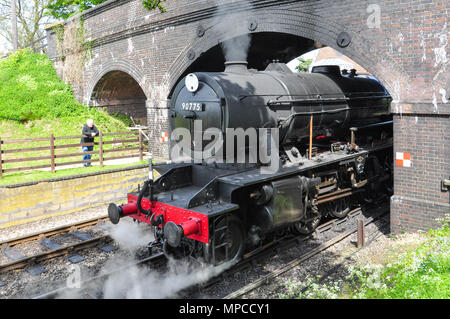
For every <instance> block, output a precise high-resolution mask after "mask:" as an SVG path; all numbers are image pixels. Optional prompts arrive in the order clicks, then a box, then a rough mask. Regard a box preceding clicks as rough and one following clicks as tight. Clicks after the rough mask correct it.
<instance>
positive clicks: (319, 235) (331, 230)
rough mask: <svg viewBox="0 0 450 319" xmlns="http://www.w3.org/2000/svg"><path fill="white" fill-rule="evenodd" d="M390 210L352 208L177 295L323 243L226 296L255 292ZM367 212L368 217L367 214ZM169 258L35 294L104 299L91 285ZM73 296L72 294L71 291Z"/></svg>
mask: <svg viewBox="0 0 450 319" xmlns="http://www.w3.org/2000/svg"><path fill="white" fill-rule="evenodd" d="M388 211H389V205H384V206H378V207H375V208H370V209H366V208H364V207H363V208H358V209H355V210H353V211H351V212H350V213H349V214H348V216H347V217H346V218H345V219H343V220H337V219H332V220H329V221H327V222H326V223H324V224H322V225H320V226H319V227H318V228H317V230H316V231H315V233H313V234H312V235H310V236H296V237H291V238H289V239H283V240H279V241H274V242H272V243H270V244H268V245H266V246H264V247H262V248H261V249H259V250H257V251H253V252H251V253H249V254H247V255H245V256H244V258H243V260H242V261H241V262H239V263H238V264H236V265H235V266H233V267H232V268H230V269H229V270H226V271H224V272H223V273H222V274H221V275H219V276H216V277H214V278H212V279H211V280H209V281H207V282H206V283H200V284H197V285H195V286H192V287H189V288H186V289H183V290H181V291H180V292H179V293H178V296H189V295H192V294H191V293H192V292H193V291H195V292H199V291H200V290H204V289H208V288H210V287H212V286H214V285H217V284H218V283H220V282H221V281H222V280H223V279H224V278H227V277H229V276H232V275H233V274H235V273H238V272H240V271H242V270H243V269H245V268H248V267H252V266H253V265H255V264H256V263H257V262H258V260H264V259H267V258H268V257H270V256H273V255H274V254H276V253H278V252H280V251H282V250H285V249H289V248H291V247H293V246H296V245H301V244H302V243H304V242H307V241H308V240H311V239H315V240H320V241H321V243H320V244H318V245H317V247H314V248H313V249H309V250H308V251H307V252H305V253H304V254H302V255H301V256H299V257H298V258H295V260H293V261H291V262H289V263H288V264H286V265H285V266H284V267H282V268H280V269H278V270H277V271H275V272H273V273H271V274H268V275H267V276H264V277H263V278H260V279H258V280H257V281H254V282H252V283H251V284H249V285H247V286H244V287H242V288H241V289H239V290H237V291H234V292H232V293H229V294H228V295H227V296H226V297H225V299H233V298H239V297H240V296H242V295H244V294H246V293H248V292H249V291H252V290H254V289H256V288H258V287H260V286H261V285H263V284H265V283H267V282H269V281H270V280H272V279H273V278H276V277H277V276H280V275H281V274H283V273H285V272H287V271H288V270H290V269H292V268H294V267H296V266H298V265H299V264H301V263H302V262H304V261H305V260H308V259H310V258H312V257H313V256H315V255H317V254H319V253H320V252H322V251H324V250H326V249H327V248H329V247H331V246H333V245H334V244H336V243H338V242H340V241H342V240H343V239H345V238H347V237H348V236H350V235H352V234H354V233H355V232H356V220H358V219H360V218H363V219H364V224H365V225H368V224H370V223H372V222H374V221H375V220H377V219H379V218H380V217H381V216H383V215H384V214H386V213H387V212H388ZM364 215H366V216H367V217H364ZM165 261H166V258H165V256H164V254H163V253H158V254H155V255H152V256H150V257H146V258H143V259H140V260H137V261H133V262H130V263H129V264H128V265H126V266H124V267H120V268H118V269H115V270H113V271H110V272H108V273H105V274H101V275H98V276H95V277H92V278H89V279H87V280H84V281H82V282H81V284H80V286H81V288H78V289H75V290H74V288H68V287H61V288H58V289H56V290H53V291H50V292H47V293H45V294H41V295H38V296H34V297H33V298H34V299H53V298H58V297H60V296H64V295H71V292H74V293H75V294H76V295H77V296H78V297H80V298H94V299H97V298H102V297H103V296H102V295H101V292H96V291H95V289H90V287H98V286H99V285H98V283H101V282H105V281H106V280H107V279H108V277H110V276H112V275H114V274H117V273H120V272H121V271H123V270H126V269H129V268H131V267H135V266H142V265H146V266H150V265H151V266H155V267H162V266H163V264H164V263H165ZM72 295H73V294H72Z"/></svg>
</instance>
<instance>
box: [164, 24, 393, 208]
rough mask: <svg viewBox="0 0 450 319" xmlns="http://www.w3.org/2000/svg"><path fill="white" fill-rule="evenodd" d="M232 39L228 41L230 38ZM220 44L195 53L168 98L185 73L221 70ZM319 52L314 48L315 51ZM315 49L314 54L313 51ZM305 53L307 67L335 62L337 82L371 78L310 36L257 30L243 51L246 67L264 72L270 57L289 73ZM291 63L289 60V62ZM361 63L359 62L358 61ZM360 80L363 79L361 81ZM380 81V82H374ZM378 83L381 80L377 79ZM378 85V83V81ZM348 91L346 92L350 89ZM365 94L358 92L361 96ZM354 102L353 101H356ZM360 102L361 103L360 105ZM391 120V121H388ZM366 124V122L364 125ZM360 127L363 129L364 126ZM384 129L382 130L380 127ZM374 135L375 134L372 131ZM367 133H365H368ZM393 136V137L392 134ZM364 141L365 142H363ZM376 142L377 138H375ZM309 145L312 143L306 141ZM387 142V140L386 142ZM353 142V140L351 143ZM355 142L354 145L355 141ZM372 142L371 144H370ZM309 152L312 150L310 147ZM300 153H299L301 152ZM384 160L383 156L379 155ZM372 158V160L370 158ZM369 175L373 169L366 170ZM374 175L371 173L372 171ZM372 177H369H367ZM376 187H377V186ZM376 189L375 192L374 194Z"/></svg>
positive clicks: (363, 68) (390, 157) (390, 167)
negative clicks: (344, 78)
mask: <svg viewBox="0 0 450 319" xmlns="http://www.w3.org/2000/svg"><path fill="white" fill-rule="evenodd" d="M232 40H233V39H231V40H229V41H232ZM222 46H223V44H221V43H219V44H217V45H215V46H213V47H212V48H210V49H209V50H207V51H206V52H203V53H202V54H200V55H199V56H198V58H197V59H196V60H195V61H193V62H192V64H191V65H190V66H189V67H188V68H187V69H186V70H185V71H184V72H183V74H181V76H180V77H179V78H178V80H177V81H176V83H175V85H174V87H173V88H172V90H171V92H170V95H169V99H172V98H174V97H173V96H172V95H173V94H174V89H175V86H176V84H178V83H179V81H181V80H182V79H183V78H184V77H185V76H186V75H188V74H190V73H195V72H223V71H224V70H225V62H226V58H225V54H224V51H223V47H222ZM319 49H320V51H322V52H320V51H317V50H319ZM314 51H315V54H314ZM307 53H311V54H312V56H313V58H312V61H311V64H312V65H311V67H313V66H329V65H335V66H336V65H337V66H338V68H337V77H336V78H335V79H336V81H337V82H339V81H340V80H339V79H337V78H338V77H340V76H342V77H344V76H345V77H347V76H348V77H354V76H357V75H360V76H361V78H366V79H367V78H372V75H371V74H370V70H371V68H372V67H373V66H370V65H366V66H365V65H364V61H363V62H362V63H361V65H360V64H358V63H357V62H356V61H353V60H351V59H350V58H349V57H347V56H345V55H344V54H342V53H340V52H338V51H336V50H334V49H332V48H331V47H328V46H326V45H324V44H321V43H319V42H317V41H315V40H313V39H307V38H303V37H299V36H295V35H291V34H283V33H273V32H261V33H253V34H251V45H250V47H249V50H248V52H247V59H246V60H247V62H248V68H249V69H256V70H258V71H264V70H265V69H266V68H267V66H268V65H269V64H270V63H272V62H274V60H276V61H278V62H281V63H286V64H289V66H290V68H291V70H292V71H293V72H297V71H296V70H295V64H294V65H292V62H294V61H296V59H297V58H300V57H303V58H305V59H306V60H308V59H309V57H310V56H308V55H305V54H307ZM289 62H291V63H289ZM359 62H361V61H359ZM311 67H310V68H308V69H307V70H304V71H303V72H311ZM333 70H336V68H333ZM362 82H364V81H362ZM378 82H380V81H378ZM380 83H381V82H380ZM381 84H382V83H381ZM364 89H365V88H363V87H360V88H359V89H357V90H356V91H359V92H360V93H361V92H365V93H369V94H370V92H368V91H364ZM351 91H352V90H350V91H349V92H351ZM365 93H361V94H362V95H364V94H365ZM369 100H370V97H369V96H361V101H362V102H360V103H363V104H364V105H367V104H366V102H364V101H369ZM357 103H358V102H356V103H355V104H357ZM361 105H362V104H361ZM360 119H361V121H360V122H361V123H359V124H361V128H363V126H364V125H366V124H364V123H365V120H366V118H365V117H364V116H360ZM391 120H392V116H391V115H386V117H383V118H382V120H381V117H380V121H379V122H380V123H384V124H383V125H387V126H383V127H388V126H389V124H386V123H389V122H391ZM355 123H356V122H355ZM391 123H392V122H391ZM366 126H369V125H366ZM364 129H366V128H365V127H364ZM381 130H384V129H381ZM387 130H389V131H390V132H389V134H386V135H385V136H388V135H390V136H393V132H392V125H391V126H390V128H388V129H387ZM347 133H348V137H349V139H348V142H349V143H350V136H351V132H350V130H346V133H345V134H346V135H347ZM376 134H378V133H376ZM368 135H369V134H368ZM382 136H383V132H382V133H381V134H380V138H379V139H380V140H386V139H385V137H382ZM370 138H372V136H370V137H369V139H370ZM392 139H393V137H392ZM366 142H367V141H365V143H366ZM377 142H378V140H377ZM370 143H371V142H370V141H369V142H368V143H366V145H369V144H370ZM310 144H312V143H311V142H310ZM388 144H389V143H388ZM351 145H353V142H352V143H351ZM355 145H356V144H355ZM373 145H375V144H373ZM311 151H312V150H311ZM302 156H303V155H302ZM385 158H386V159H387V160H386V161H385V162H384V163H382V166H383V167H382V169H383V170H384V171H386V172H387V171H388V173H387V175H389V178H388V180H389V181H392V179H393V154H392V151H390V150H389V151H388V155H387V156H386V157H385ZM383 159H384V157H383ZM374 161H375V160H374ZM375 166H376V167H377V170H378V168H380V167H381V166H380V165H378V164H376V165H375ZM369 173H370V174H372V173H373V172H369ZM373 174H375V173H373ZM371 178H372V177H371ZM386 185H387V186H386V189H389V190H388V192H387V193H392V192H391V186H390V185H392V183H391V182H387V183H386ZM377 187H378V186H377ZM378 191H379V190H378V189H377V191H376V192H374V194H375V193H378ZM364 200H365V201H367V202H370V201H372V200H373V199H371V198H370V199H369V198H365V199H364Z"/></svg>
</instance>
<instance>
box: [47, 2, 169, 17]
mask: <svg viewBox="0 0 450 319" xmlns="http://www.w3.org/2000/svg"><path fill="white" fill-rule="evenodd" d="M106 1H107V0H51V1H50V3H49V4H48V5H47V6H46V9H47V14H48V15H51V16H53V17H54V18H56V19H64V20H66V19H68V18H69V17H71V16H73V15H75V14H78V13H80V12H83V11H86V10H87V9H90V8H92V7H94V6H96V5H98V4H101V3H103V2H106ZM164 1H166V0H143V1H142V5H143V6H144V8H145V9H147V10H154V9H159V10H160V11H161V12H166V9H165V7H164V6H163V5H162V2H164Z"/></svg>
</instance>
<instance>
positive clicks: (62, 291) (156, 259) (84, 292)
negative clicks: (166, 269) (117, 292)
mask: <svg viewBox="0 0 450 319" xmlns="http://www.w3.org/2000/svg"><path fill="white" fill-rule="evenodd" d="M165 260H166V257H165V256H164V254H163V253H158V254H154V255H152V256H150V257H147V258H143V259H140V260H138V261H135V262H132V263H129V264H128V265H125V266H123V267H120V268H118V269H115V270H113V271H110V272H107V273H104V274H100V275H97V276H95V277H91V278H89V279H87V280H84V281H81V282H80V287H81V288H69V287H67V286H64V287H60V288H58V289H55V290H52V291H49V292H47V293H44V294H41V295H37V296H34V297H32V299H56V298H58V297H59V296H68V295H74V294H76V295H77V296H80V297H85V298H87V299H98V298H99V297H100V298H101V297H102V296H99V295H98V293H97V292H95V291H94V292H91V291H89V288H90V287H92V286H95V285H97V283H98V282H104V281H105V280H106V279H108V277H110V276H112V275H114V274H117V273H119V272H121V271H124V270H127V269H130V268H131V267H136V266H139V265H145V264H154V265H157V267H158V265H159V264H161V263H163V262H165Z"/></svg>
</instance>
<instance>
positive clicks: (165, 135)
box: [160, 132, 169, 143]
mask: <svg viewBox="0 0 450 319" xmlns="http://www.w3.org/2000/svg"><path fill="white" fill-rule="evenodd" d="M160 141H161V143H165V142H168V141H169V133H167V132H162V133H161V138H160Z"/></svg>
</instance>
